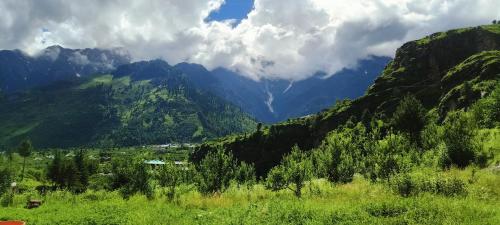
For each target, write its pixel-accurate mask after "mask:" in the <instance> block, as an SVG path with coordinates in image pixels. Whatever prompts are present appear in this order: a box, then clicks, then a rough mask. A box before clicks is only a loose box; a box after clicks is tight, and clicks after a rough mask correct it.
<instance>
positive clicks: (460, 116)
mask: <svg viewBox="0 0 500 225" xmlns="http://www.w3.org/2000/svg"><path fill="white" fill-rule="evenodd" d="M477 134H478V127H477V124H476V122H475V121H474V120H473V119H472V117H471V116H470V115H469V114H468V113H465V112H463V111H458V112H451V113H449V114H448V117H447V118H446V121H445V123H444V129H443V141H444V143H445V144H446V152H445V155H444V158H443V165H444V166H450V165H451V164H453V165H456V166H458V167H461V168H463V167H466V166H468V165H469V164H471V163H472V162H474V160H475V159H476V157H477V156H478V153H479V152H480V151H481V147H482V145H481V143H479V142H478V140H477V139H476V138H477Z"/></svg>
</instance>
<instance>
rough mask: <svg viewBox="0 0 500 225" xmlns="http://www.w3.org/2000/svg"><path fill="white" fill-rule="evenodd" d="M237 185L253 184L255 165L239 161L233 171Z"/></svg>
mask: <svg viewBox="0 0 500 225" xmlns="http://www.w3.org/2000/svg"><path fill="white" fill-rule="evenodd" d="M235 178H236V182H238V185H243V184H247V185H248V186H249V187H250V186H252V185H253V184H255V181H256V178H255V167H254V165H253V164H248V163H245V162H241V163H240V165H239V166H238V168H236V173H235Z"/></svg>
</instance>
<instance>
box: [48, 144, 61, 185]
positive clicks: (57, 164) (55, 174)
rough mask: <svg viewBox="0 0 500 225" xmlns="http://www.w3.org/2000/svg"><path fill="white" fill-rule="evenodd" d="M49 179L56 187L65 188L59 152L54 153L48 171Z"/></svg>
mask: <svg viewBox="0 0 500 225" xmlns="http://www.w3.org/2000/svg"><path fill="white" fill-rule="evenodd" d="M47 177H48V178H49V179H50V180H51V181H52V182H53V183H54V185H55V186H56V187H59V188H63V187H64V176H63V162H62V159H61V153H59V151H55V152H54V159H53V160H52V162H51V163H50V165H49V167H48V169H47Z"/></svg>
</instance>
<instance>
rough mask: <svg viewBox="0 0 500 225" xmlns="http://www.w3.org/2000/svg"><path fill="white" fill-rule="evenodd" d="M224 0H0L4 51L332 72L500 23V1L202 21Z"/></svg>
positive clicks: (258, 4) (343, 4) (331, 3)
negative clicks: (121, 53)
mask: <svg viewBox="0 0 500 225" xmlns="http://www.w3.org/2000/svg"><path fill="white" fill-rule="evenodd" d="M222 4H224V1H223V0H206V1H205V0H204V1H200V0H183V1H178V0H148V1H138V0H120V1H118V0H109V1H100V0H88V1H65V0H26V1H19V0H3V1H0V32H1V33H2V35H1V36H0V48H2V49H13V48H19V49H22V50H25V51H27V52H28V53H31V54H34V53H36V52H37V51H39V50H41V49H43V48H45V47H46V46H49V45H54V44H59V45H62V46H64V47H69V48H87V47H99V48H113V47H124V48H126V49H128V50H129V51H130V53H131V54H132V56H133V57H134V60H141V59H154V58H163V59H165V60H167V61H168V62H169V63H171V64H175V63H179V62H183V61H188V62H193V63H200V64H203V65H204V66H206V67H208V68H209V69H213V68H216V67H220V66H222V67H226V68H229V69H232V70H235V71H239V72H240V73H242V74H244V75H246V76H248V77H251V78H254V79H259V78H262V77H266V78H283V79H290V80H300V79H304V78H306V77H308V76H311V75H313V74H314V73H315V72H317V71H324V72H326V73H328V74H332V73H334V72H336V71H339V70H341V69H342V68H344V67H355V66H356V63H357V61H358V60H360V59H363V58H366V57H369V56H370V55H381V56H393V54H394V52H395V49H396V48H397V47H399V46H400V45H402V44H403V43H404V42H406V41H409V40H413V39H417V38H421V37H423V36H425V35H428V34H430V33H434V32H437V31H442V30H447V29H451V28H458V27H464V26H475V25H480V24H486V23H490V21H491V20H493V19H495V18H497V19H500V2H499V1H498V0H475V1H470V0H370V1H368V0H350V1H340V0H288V1H281V0H255V5H254V9H253V10H252V11H251V12H250V13H249V15H248V18H247V19H243V20H242V21H241V22H240V23H239V24H237V25H235V24H234V20H227V21H206V20H205V19H206V17H207V16H208V15H210V12H212V11H214V10H217V9H219V8H220V6H221V5H222Z"/></svg>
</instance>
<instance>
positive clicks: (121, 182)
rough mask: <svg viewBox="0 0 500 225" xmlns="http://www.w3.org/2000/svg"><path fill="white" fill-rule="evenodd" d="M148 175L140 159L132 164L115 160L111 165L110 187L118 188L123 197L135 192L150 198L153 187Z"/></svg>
mask: <svg viewBox="0 0 500 225" xmlns="http://www.w3.org/2000/svg"><path fill="white" fill-rule="evenodd" d="M150 177H151V175H150V174H149V173H148V171H147V167H146V164H145V163H144V162H143V161H142V160H137V161H135V162H134V163H132V165H130V163H129V162H127V161H125V160H123V161H117V162H115V163H114V165H113V177H112V187H113V189H119V190H120V193H121V194H122V196H123V197H124V198H125V199H127V198H129V197H130V196H131V195H133V194H135V193H141V194H144V195H146V197H148V198H152V197H153V187H152V186H151V184H150Z"/></svg>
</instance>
